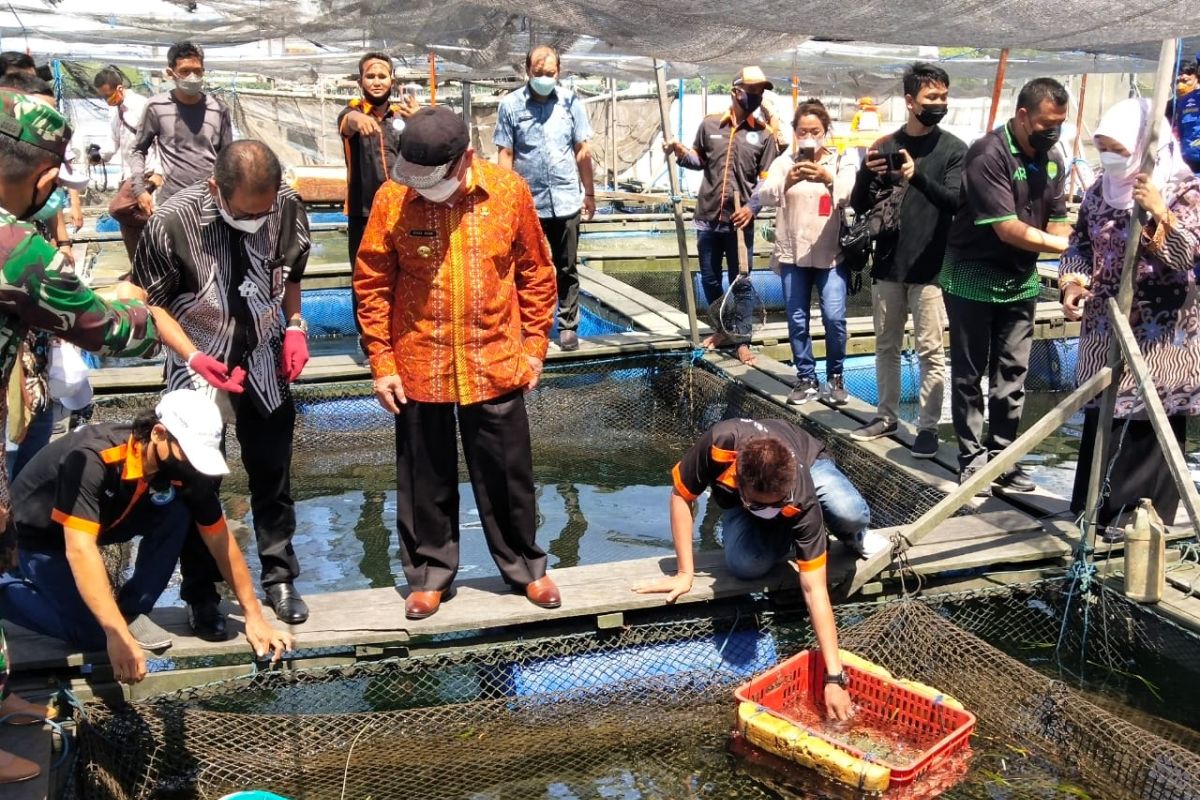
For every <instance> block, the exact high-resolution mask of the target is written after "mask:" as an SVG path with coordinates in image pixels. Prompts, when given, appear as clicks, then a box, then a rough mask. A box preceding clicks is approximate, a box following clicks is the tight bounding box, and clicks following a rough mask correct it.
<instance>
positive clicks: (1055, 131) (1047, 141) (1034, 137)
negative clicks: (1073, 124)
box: [1029, 128, 1062, 155]
mask: <svg viewBox="0 0 1200 800" xmlns="http://www.w3.org/2000/svg"><path fill="white" fill-rule="evenodd" d="M1061 131H1062V129H1061V128H1050V129H1049V130H1045V131H1030V132H1029V146H1030V147H1032V148H1033V151H1034V152H1035V153H1037V154H1038V155H1045V154H1046V153H1049V152H1050V151H1051V150H1053V149H1054V145H1056V144H1058V135H1059V133H1061Z"/></svg>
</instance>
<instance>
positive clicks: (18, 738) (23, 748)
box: [0, 725, 52, 800]
mask: <svg viewBox="0 0 1200 800" xmlns="http://www.w3.org/2000/svg"><path fill="white" fill-rule="evenodd" d="M51 746H52V739H51V733H50V729H49V728H48V727H46V726H35V725H21V726H18V725H0V750H7V751H8V752H10V753H13V754H14V755H18V756H21V757H22V758H27V759H29V760H30V761H32V762H33V763H35V764H37V765H38V766H39V767H41V768H42V774H41V775H39V776H38V777H36V778H33V779H32V780H28V781H22V782H21V783H11V784H8V785H6V786H4V787H3V788H2V789H0V797H3V798H4V800H47V798H48V797H49V796H50V758H51Z"/></svg>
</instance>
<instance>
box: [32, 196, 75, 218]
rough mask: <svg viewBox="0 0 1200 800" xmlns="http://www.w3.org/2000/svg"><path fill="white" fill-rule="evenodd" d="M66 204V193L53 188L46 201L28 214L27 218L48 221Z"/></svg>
mask: <svg viewBox="0 0 1200 800" xmlns="http://www.w3.org/2000/svg"><path fill="white" fill-rule="evenodd" d="M66 206H67V193H66V192H64V191H63V190H62V189H55V190H54V191H53V192H51V193H50V196H49V197H47V198H46V202H45V203H42V207H41V208H39V209H38V210H37V211H34V212H33V213H32V214H30V215H29V217H28V218H29V219H31V220H34V221H37V222H49V221H50V220H52V219H54V217H55V215H57V214H58V212H60V211H62V210H63V209H64V208H66Z"/></svg>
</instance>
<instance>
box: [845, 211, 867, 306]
mask: <svg viewBox="0 0 1200 800" xmlns="http://www.w3.org/2000/svg"><path fill="white" fill-rule="evenodd" d="M838 244H839V245H840V246H841V248H842V264H843V265H845V267H846V269H847V270H848V271H849V273H850V275H849V283H848V285H847V287H846V290H847V291H848V292H849V293H850V294H852V295H854V294H858V292H859V290H861V289H862V285H863V279H862V275H863V272H864V271H865V270H866V268H867V267H868V266H869V265H870V263H871V256H872V254H873V252H874V249H875V237H874V235H873V231H872V229H871V212H869V211H868V212H867V213H865V214H855V213H854V209H852V208H850V207H849V206H846V207H845V208H843V209H842V218H841V222H840V225H839V228H838Z"/></svg>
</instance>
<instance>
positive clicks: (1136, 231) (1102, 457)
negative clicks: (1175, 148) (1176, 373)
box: [1081, 39, 1175, 548]
mask: <svg viewBox="0 0 1200 800" xmlns="http://www.w3.org/2000/svg"><path fill="white" fill-rule="evenodd" d="M1174 80H1175V40H1174V39H1164V40H1163V43H1162V46H1161V47H1160V48H1159V51H1158V74H1157V76H1156V78H1155V81H1154V99H1153V100H1151V101H1150V120H1151V124H1153V125H1155V129H1154V134H1156V135H1152V136H1151V137H1150V143H1149V144H1148V145H1147V146H1146V152H1145V153H1143V154H1142V168H1141V170H1140V171H1141V172H1146V173H1149V172H1151V171H1152V170H1153V169H1154V158H1155V154H1157V153H1158V150H1159V147H1160V145H1161V144H1162V142H1163V141H1165V139H1163V138H1162V137H1164V136H1171V135H1172V134H1171V129H1170V123H1169V122H1168V121H1167V119H1166V115H1165V114H1163V113H1162V109H1164V108H1166V106H1167V99H1168V98H1169V97H1170V96H1171V83H1172V82H1173V81H1174ZM1141 238H1142V217H1141V211H1140V210H1139V209H1138V208H1137V207H1136V206H1134V209H1133V218H1132V219H1131V220H1130V221H1129V234H1128V239H1127V240H1126V242H1125V258H1124V261H1123V262H1122V264H1121V284H1120V288H1119V289H1118V291H1117V307H1118V308H1119V309H1120V313H1121V315H1122V316H1124V317H1125V318H1128V317H1129V309H1130V308H1131V307H1132V306H1133V276H1134V271H1135V269H1136V268H1137V255H1138V246H1139V244H1140V242H1141ZM1108 364H1109V366H1110V367H1112V372H1113V380H1112V383H1111V384H1109V386H1108V389H1107V391H1105V392H1104V397H1103V398H1102V400H1101V401H1100V416H1099V418H1098V421H1097V423H1096V442H1095V445H1094V446H1093V448H1092V471H1091V474H1090V475H1089V476H1088V493H1087V503H1086V505H1085V506H1084V514H1083V520H1082V522H1081V528H1082V530H1083V533H1084V541H1085V543H1086V544H1087V546H1088V547H1089V548H1091V547H1092V546H1094V545H1095V542H1096V519H1095V517H1096V512H1097V511H1098V510H1099V503H1100V491H1101V489H1102V488H1103V486H1104V473H1105V471H1106V470H1107V469H1108V458H1109V448H1110V447H1111V445H1112V423H1113V413H1114V411H1115V409H1116V407H1117V393H1118V391H1119V390H1120V387H1121V379H1122V377H1123V373H1124V361H1123V360H1122V359H1121V348H1120V345H1119V344H1118V343H1117V337H1116V336H1114V337H1113V341H1112V343H1111V344H1110V345H1109V349H1108Z"/></svg>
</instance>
